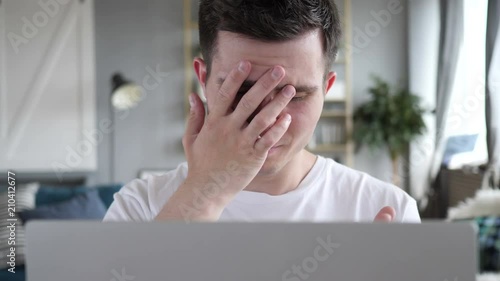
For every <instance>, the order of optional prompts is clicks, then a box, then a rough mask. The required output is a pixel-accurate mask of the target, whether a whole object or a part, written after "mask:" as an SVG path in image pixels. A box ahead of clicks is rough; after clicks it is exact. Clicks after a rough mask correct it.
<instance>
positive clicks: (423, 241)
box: [26, 221, 477, 281]
mask: <svg viewBox="0 0 500 281" xmlns="http://www.w3.org/2000/svg"><path fill="white" fill-rule="evenodd" d="M26 239H27V248H26V264H27V277H28V281H39V280H51V281H67V280H75V281H80V280H81V281H87V280H88V281H96V280H99V281H132V280H135V281H157V280H174V281H270V280H284V281H303V280H319V281H326V280H340V281H363V280H366V281H368V280H370V281H471V280H474V279H475V273H476V264H477V262H476V230H475V228H474V227H473V226H472V225H471V224H468V223H443V222H439V223H437V222H436V223H422V224H377V223H375V224H363V223H360V224H353V223H191V224H185V223H181V222H179V223H156V222H144V223H101V222H91V221H87V222H82V221H80V222H76V221H33V222H30V223H28V225H27V227H26Z"/></svg>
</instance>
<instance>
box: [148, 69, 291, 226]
mask: <svg viewBox="0 0 500 281" xmlns="http://www.w3.org/2000/svg"><path fill="white" fill-rule="evenodd" d="M198 63H199V64H201V63H202V62H198ZM198 66H199V67H201V66H200V65H198ZM250 70H251V64H250V63H249V62H241V63H240V64H239V65H238V66H237V67H235V68H234V69H233V70H232V71H231V73H230V74H229V75H228V77H227V78H226V79H225V81H224V83H223V84H222V85H221V86H220V87H219V88H215V86H213V85H210V86H209V85H208V84H207V86H206V95H207V101H208V108H209V109H210V112H209V114H208V115H207V117H206V119H205V110H204V106H203V104H202V102H201V100H200V99H199V97H197V96H196V95H191V96H190V105H191V112H190V117H189V119H188V124H187V129H186V133H185V134H184V137H183V141H182V143H183V146H184V150H185V151H186V158H187V162H188V175H187V178H186V180H185V181H184V183H183V184H182V185H181V186H180V187H179V188H178V190H177V191H176V192H175V193H174V195H173V196H172V197H171V198H170V199H169V200H168V202H167V203H166V205H165V206H164V207H163V209H162V210H161V211H160V213H159V214H158V216H157V217H156V220H184V221H191V220H195V221H197V220H201V221H216V220H218V219H219V217H220V215H221V213H222V211H223V210H224V208H225V206H226V205H227V204H228V203H229V202H230V201H231V200H232V198H234V197H235V196H236V194H238V193H239V192H240V191H242V190H243V189H244V188H245V187H246V186H247V185H248V184H249V183H250V182H251V181H252V180H253V179H254V177H255V176H256V175H257V173H258V172H259V170H260V169H261V168H262V166H263V164H264V162H265V160H266V158H267V153H268V151H269V149H271V147H273V146H274V145H275V144H276V143H277V142H278V141H279V140H280V139H281V137H282V136H283V135H284V134H285V132H286V131H287V129H288V126H289V125H290V122H291V116H290V115H289V114H285V115H282V114H281V113H282V111H283V109H284V108H285V107H286V105H287V104H288V103H289V102H290V100H291V99H292V97H293V96H294V95H295V89H294V88H293V87H291V86H287V87H285V88H284V89H283V90H282V91H281V92H280V93H279V94H277V95H276V96H275V98H274V99H273V100H272V101H271V102H269V103H268V104H267V105H266V106H265V107H264V108H263V109H262V110H261V111H260V112H259V113H258V114H257V115H256V116H255V117H254V118H253V119H252V120H250V121H248V120H249V118H250V116H251V115H252V114H253V113H254V112H255V111H256V110H257V108H258V107H259V105H260V104H261V103H262V101H263V100H264V99H265V98H266V97H267V96H268V95H269V94H270V93H271V92H272V91H273V90H274V89H275V87H276V86H277V85H278V84H279V83H280V81H281V80H282V79H283V78H284V76H285V70H284V69H283V67H281V66H276V67H274V68H272V69H270V70H269V71H268V72H267V73H266V74H264V75H263V76H262V77H261V78H260V79H259V81H257V83H255V85H254V86H253V87H252V88H251V89H250V90H249V91H248V92H247V93H246V94H245V95H244V96H243V97H242V99H241V100H240V102H239V103H238V105H237V106H236V109H234V111H233V110H232V106H233V104H234V101H235V98H236V94H237V92H238V90H239V89H240V87H241V85H242V84H243V82H244V81H245V79H247V78H248V75H249V74H250ZM220 179H223V180H220Z"/></svg>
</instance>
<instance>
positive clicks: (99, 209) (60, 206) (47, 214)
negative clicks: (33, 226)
mask: <svg viewBox="0 0 500 281" xmlns="http://www.w3.org/2000/svg"><path fill="white" fill-rule="evenodd" d="M105 214H106V207H105V206H104V203H103V202H102V201H101V198H100V197H99V193H98V191H97V190H95V189H88V191H87V192H84V193H80V194H77V195H76V196H74V197H73V198H71V199H69V200H66V201H62V202H58V203H54V204H46V205H42V206H39V207H37V208H35V209H32V210H26V211H23V212H20V213H19V217H20V218H21V219H22V220H23V222H25V223H26V222H27V221H29V220H32V219H95V220H101V219H102V218H103V217H104V215H105Z"/></svg>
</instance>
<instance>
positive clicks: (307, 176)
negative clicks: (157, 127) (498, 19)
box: [105, 0, 420, 222]
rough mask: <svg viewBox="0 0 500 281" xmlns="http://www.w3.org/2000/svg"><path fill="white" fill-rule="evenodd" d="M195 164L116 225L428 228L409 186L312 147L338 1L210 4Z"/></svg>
mask: <svg viewBox="0 0 500 281" xmlns="http://www.w3.org/2000/svg"><path fill="white" fill-rule="evenodd" d="M199 27H200V42H201V50H202V54H203V57H204V58H205V60H203V59H201V58H196V59H195V60H194V70H195V71H196V74H197V77H198V80H199V82H200V83H201V85H202V87H203V91H204V93H205V96H206V98H207V103H208V106H207V108H208V114H205V109H204V106H203V104H202V102H201V100H200V98H199V97H198V96H197V95H191V96H190V104H191V112H190V117H189V120H188V124H187V129H186V132H185V135H184V138H183V145H184V148H185V151H186V158H187V163H183V164H181V165H179V166H178V167H177V169H175V170H173V171H170V172H168V173H166V174H165V175H162V176H157V177H150V178H149V179H147V180H134V181H132V182H131V183H129V184H127V185H126V186H125V187H124V188H122V189H121V191H120V192H119V193H117V194H116V195H115V201H114V203H113V205H112V206H111V207H110V209H109V211H108V213H107V214H106V217H105V221H151V220H159V221H164V220H185V221H218V220H220V221H228V220H229V221H234V220H238V221H317V222H318V221H322V222H324V221H373V220H374V219H375V220H381V221H397V222H419V221H420V218H419V215H418V211H417V207H416V203H415V200H413V199H412V198H411V197H410V196H408V195H407V194H406V193H405V192H404V191H402V190H400V189H399V188H397V187H395V186H392V185H389V184H386V183H383V182H381V181H379V180H376V179H374V178H372V177H370V176H368V175H366V174H364V173H361V172H358V171H355V170H352V169H350V168H347V167H345V166H342V165H340V164H338V163H336V162H334V161H333V160H331V159H326V158H323V157H319V156H316V155H313V154H311V153H309V152H308V151H306V150H305V149H304V148H305V146H306V145H307V143H308V142H309V140H310V138H311V136H312V134H313V132H314V128H315V126H316V124H317V122H318V120H319V117H320V114H321V110H322V107H323V101H324V96H325V95H326V93H327V92H328V90H329V89H330V88H331V87H332V85H333V84H334V82H335V78H336V75H335V73H334V72H332V71H330V69H331V67H332V63H333V61H334V59H335V57H336V54H337V46H338V43H339V38H340V22H339V15H338V12H337V8H336V6H335V4H334V3H333V1H329V0H273V1H269V0H241V1H234V0H202V1H200V12H199Z"/></svg>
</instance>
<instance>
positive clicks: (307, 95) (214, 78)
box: [201, 30, 335, 175]
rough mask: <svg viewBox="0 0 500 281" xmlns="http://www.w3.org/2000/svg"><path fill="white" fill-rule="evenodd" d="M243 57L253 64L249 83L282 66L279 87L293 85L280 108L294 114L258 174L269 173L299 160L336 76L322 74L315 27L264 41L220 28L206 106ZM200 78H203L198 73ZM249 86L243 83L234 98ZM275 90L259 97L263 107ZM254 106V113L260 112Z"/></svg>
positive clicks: (321, 51)
mask: <svg viewBox="0 0 500 281" xmlns="http://www.w3.org/2000/svg"><path fill="white" fill-rule="evenodd" d="M242 60H246V61H249V62H250V63H251V64H252V70H251V72H250V75H249V77H248V78H247V82H248V83H245V84H250V85H251V84H252V83H254V82H256V81H257V80H259V78H261V76H262V75H263V74H264V73H265V72H266V71H268V70H269V69H270V68H272V67H273V66H276V65H280V66H282V67H283V68H284V69H285V71H286V75H285V77H284V79H283V80H282V81H281V83H280V85H279V86H278V89H281V88H283V87H284V86H286V85H292V86H294V87H295V88H296V91H297V93H296V95H295V97H294V98H293V99H292V101H291V102H290V103H289V104H288V105H287V106H286V108H285V109H284V110H283V112H282V114H285V113H288V114H290V115H291V116H292V122H291V124H290V127H289V129H288V131H287V132H286V133H285V135H284V136H283V137H282V138H281V140H280V141H278V143H277V144H276V145H275V146H274V147H273V148H272V149H271V150H270V152H269V154H268V157H267V160H266V162H265V164H264V166H263V167H262V169H261V171H260V174H261V175H272V174H274V173H276V172H278V171H279V170H281V169H282V168H283V167H284V166H285V165H286V164H287V163H289V162H290V161H301V159H300V156H299V155H301V154H299V153H298V152H300V151H301V150H302V149H303V148H304V147H305V146H306V145H307V143H308V142H309V140H310V138H311V136H312V134H313V132H314V128H315V127H316V123H317V122H318V120H319V117H320V114H321V110H322V107H323V99H324V94H325V93H326V90H327V88H329V87H331V85H332V84H333V81H334V80H335V76H334V74H333V73H330V75H329V76H328V79H327V81H325V80H324V73H325V63H324V56H323V48H322V37H321V33H320V32H319V30H316V31H311V32H309V33H307V34H305V35H303V36H301V37H299V38H297V39H294V40H291V41H286V42H280V43H267V42H261V41H257V40H253V39H248V38H245V37H243V36H241V35H238V34H236V33H231V32H225V31H221V32H219V36H218V42H217V52H216V54H215V55H214V57H213V60H212V69H211V74H210V77H209V78H208V81H206V83H203V82H204V81H202V84H203V88H204V91H205V95H206V98H207V101H208V108H209V110H210V104H211V99H213V98H212V97H211V95H215V94H217V89H219V88H220V86H221V84H222V82H223V81H224V80H225V79H226V76H227V75H228V74H229V72H230V71H231V70H232V69H233V68H235V66H237V65H238V63H239V62H240V61H242ZM201 80H203V79H201ZM247 90H249V88H248V87H242V89H241V91H240V92H241V93H240V94H239V95H238V97H237V100H236V103H237V102H238V101H239V99H240V98H241V96H242V93H245V92H246V91H247ZM276 94H278V91H275V92H271V93H270V94H269V95H268V96H267V98H266V99H265V100H264V101H263V103H262V104H261V106H260V107H259V109H260V108H262V107H264V106H265V105H266V104H267V103H268V102H269V101H270V100H271V99H272V98H274V96H275V95H276ZM258 111H259V110H257V112H255V113H254V114H253V115H252V116H254V115H255V114H257V113H258Z"/></svg>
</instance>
